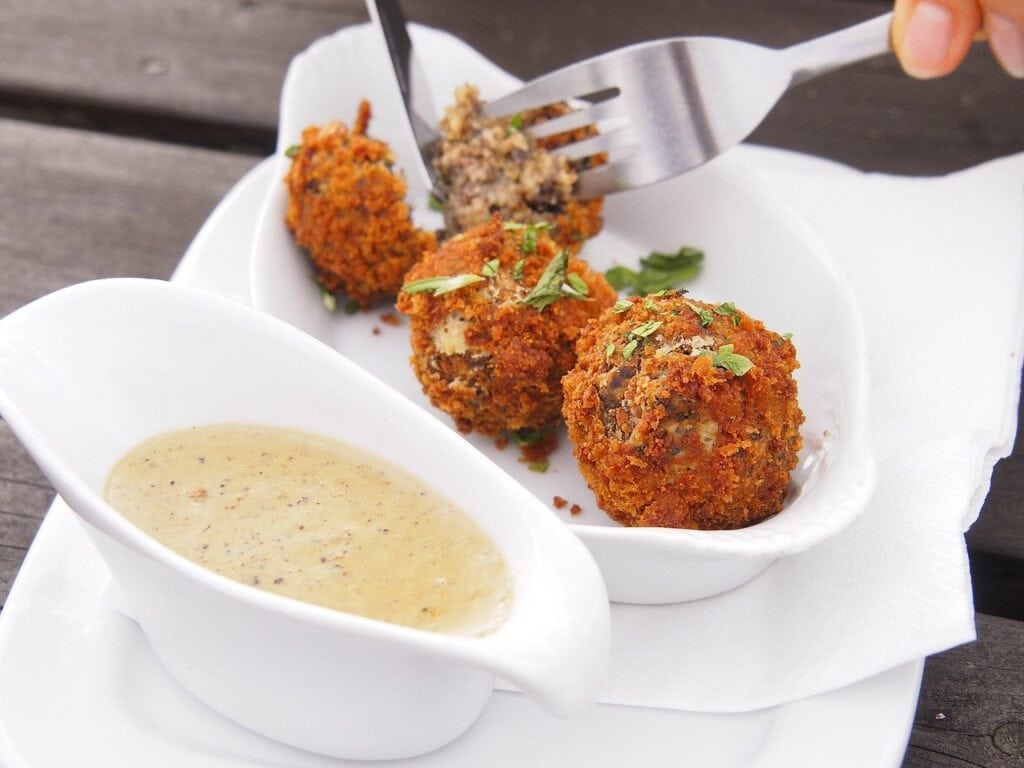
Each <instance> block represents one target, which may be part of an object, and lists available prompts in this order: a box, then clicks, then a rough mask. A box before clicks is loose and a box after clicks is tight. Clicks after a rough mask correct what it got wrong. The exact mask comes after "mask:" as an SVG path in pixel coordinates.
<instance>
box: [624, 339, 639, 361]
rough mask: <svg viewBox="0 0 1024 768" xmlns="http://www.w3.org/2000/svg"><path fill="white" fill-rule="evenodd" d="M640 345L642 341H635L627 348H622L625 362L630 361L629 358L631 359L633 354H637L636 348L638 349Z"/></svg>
mask: <svg viewBox="0 0 1024 768" xmlns="http://www.w3.org/2000/svg"><path fill="white" fill-rule="evenodd" d="M639 344H640V339H633V340H632V341H631V342H629V343H628V344H627V345H626V346H624V347H623V348H622V359H623V360H629V358H631V357H632V356H633V353H634V352H636V348H637V346H638V345H639Z"/></svg>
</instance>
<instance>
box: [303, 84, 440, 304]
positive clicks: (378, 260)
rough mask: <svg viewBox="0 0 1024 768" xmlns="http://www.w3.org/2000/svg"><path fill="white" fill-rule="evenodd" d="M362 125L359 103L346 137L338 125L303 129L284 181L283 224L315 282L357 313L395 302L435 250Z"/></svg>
mask: <svg viewBox="0 0 1024 768" xmlns="http://www.w3.org/2000/svg"><path fill="white" fill-rule="evenodd" d="M369 121H370V105H369V103H368V102H366V101H363V102H362V103H361V104H360V107H359V113H358V115H357V116H356V120H355V124H354V127H353V128H352V130H349V129H348V127H347V126H345V124H344V123H341V122H331V123H327V124H326V125H323V126H310V127H308V128H306V129H305V130H304V131H303V132H302V143H301V145H300V146H299V148H298V150H297V151H296V153H295V155H294V157H293V158H292V164H291V167H290V168H289V170H288V174H287V176H286V177H285V183H286V185H287V187H288V193H289V196H288V210H287V213H286V215H285V223H286V224H287V226H288V229H289V230H290V231H291V232H292V235H293V236H294V238H295V242H296V243H297V244H298V245H299V246H300V247H302V248H303V249H304V250H305V251H306V253H307V254H308V255H309V258H310V259H311V260H312V262H313V265H314V267H315V269H316V279H317V282H319V283H320V285H321V286H323V288H324V289H325V290H327V291H330V292H331V293H335V292H338V291H340V292H342V293H344V294H345V295H346V296H348V298H349V299H351V300H352V301H354V302H356V303H357V304H358V305H359V306H360V307H361V308H363V309H369V308H370V307H372V306H373V305H374V304H376V303H378V302H380V301H383V300H385V299H389V298H392V297H394V296H395V294H396V293H397V292H398V289H399V288H400V287H401V285H402V279H403V278H404V276H405V273H406V272H407V271H408V269H409V268H410V267H411V266H412V265H413V264H415V263H416V261H417V260H418V259H419V258H420V256H421V255H422V254H423V253H424V252H425V251H428V250H432V249H433V248H435V247H436V245H437V242H436V239H435V237H434V235H433V233H431V232H426V231H423V230H420V229H418V228H416V227H415V226H414V225H413V223H412V219H411V218H410V211H409V206H408V204H407V203H406V202H405V195H406V191H407V186H406V183H405V180H404V179H403V178H402V176H401V175H400V174H398V173H396V172H395V170H394V162H395V157H394V154H393V153H392V151H391V149H390V148H389V147H388V145H387V144H385V143H384V142H381V141H377V140H376V139H372V138H370V137H368V136H367V135H366V130H367V127H368V125H369Z"/></svg>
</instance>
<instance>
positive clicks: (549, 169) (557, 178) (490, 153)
mask: <svg viewBox="0 0 1024 768" xmlns="http://www.w3.org/2000/svg"><path fill="white" fill-rule="evenodd" d="M482 108H483V103H482V102H481V101H480V95H479V92H478V91H477V89H476V88H475V87H473V86H470V85H464V86H462V87H461V88H459V89H458V90H456V92H455V103H454V104H453V105H452V106H451V107H449V108H448V110H447V111H446V112H445V115H444V117H443V118H442V119H441V145H440V151H439V152H438V154H437V157H436V158H435V160H434V166H435V168H436V170H437V172H438V176H439V179H440V182H439V187H440V191H441V192H442V193H443V195H444V202H443V204H442V205H443V208H442V210H443V212H444V217H445V224H446V226H447V227H448V229H449V230H450V231H452V232H454V233H458V232H462V231H465V230H466V229H468V228H469V227H472V226H474V225H477V224H481V223H484V222H486V221H488V220H489V219H490V218H491V217H492V216H493V215H494V214H499V215H501V217H502V218H503V219H504V220H505V221H518V222H521V223H537V222H540V221H549V222H553V223H554V224H555V229H554V232H553V237H554V238H555V240H556V241H557V242H558V243H559V244H560V245H562V246H563V247H565V248H570V249H572V250H578V249H579V247H580V245H581V244H582V242H583V241H584V240H586V239H587V238H588V237H592V236H594V235H596V234H597V233H598V232H599V231H600V230H601V225H602V219H601V208H602V205H603V203H602V200H600V199H595V200H577V199H576V198H575V197H574V193H573V189H574V187H575V184H576V179H577V177H578V172H579V170H580V169H581V168H582V167H585V164H584V163H579V164H574V163H572V162H570V161H569V160H567V159H566V158H564V157H560V156H558V155H554V154H551V152H549V151H548V150H550V149H554V148H555V147H558V146H561V145H563V144H566V143H568V142H569V141H572V140H575V139H578V138H579V137H581V136H583V135H587V134H588V131H586V130H583V129H580V130H576V131H570V132H566V133H560V134H557V135H555V136H550V137H545V138H543V139H540V140H533V139H531V138H530V137H529V136H528V135H527V134H526V133H524V131H523V129H524V128H527V127H529V126H530V125H532V124H533V123H536V122H540V121H541V120H546V119H549V118H552V117H557V116H558V115H561V114H565V113H566V112H569V111H571V110H570V107H569V106H568V105H566V104H553V105H549V106H547V107H544V108H542V109H537V110H531V111H529V112H527V113H524V114H523V115H521V116H517V118H516V119H515V120H514V121H510V120H508V119H495V118H486V117H484V116H483V114H482V112H481V110H482ZM591 132H592V131H591Z"/></svg>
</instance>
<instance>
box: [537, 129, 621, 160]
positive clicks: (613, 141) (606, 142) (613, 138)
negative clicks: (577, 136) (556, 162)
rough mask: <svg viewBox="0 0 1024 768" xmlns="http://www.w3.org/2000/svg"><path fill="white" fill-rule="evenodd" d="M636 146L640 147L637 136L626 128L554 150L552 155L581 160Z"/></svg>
mask: <svg viewBox="0 0 1024 768" xmlns="http://www.w3.org/2000/svg"><path fill="white" fill-rule="evenodd" d="M636 146H638V144H637V140H636V135H635V134H634V132H633V131H631V130H629V128H628V127H624V128H620V129H619V130H617V131H609V132H607V133H599V134H597V135H596V136H591V137H589V138H586V139H583V140H582V141H574V142H572V143H571V144H565V145H564V146H561V147H558V148H557V149H552V150H551V154H553V155H561V156H562V157H565V158H568V159H569V160H580V159H582V158H584V157H592V156H593V155H600V154H602V153H603V152H610V151H612V150H613V149H623V148H625V147H636Z"/></svg>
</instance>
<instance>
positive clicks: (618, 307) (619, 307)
mask: <svg viewBox="0 0 1024 768" xmlns="http://www.w3.org/2000/svg"><path fill="white" fill-rule="evenodd" d="M632 306H633V302H631V301H626V300H625V299H619V300H618V301H616V302H615V304H614V305H613V306H612V310H613V311H615V312H618V313H619V314H620V315H621V314H622V313H623V312H628V311H629V309H630V307H632Z"/></svg>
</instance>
